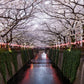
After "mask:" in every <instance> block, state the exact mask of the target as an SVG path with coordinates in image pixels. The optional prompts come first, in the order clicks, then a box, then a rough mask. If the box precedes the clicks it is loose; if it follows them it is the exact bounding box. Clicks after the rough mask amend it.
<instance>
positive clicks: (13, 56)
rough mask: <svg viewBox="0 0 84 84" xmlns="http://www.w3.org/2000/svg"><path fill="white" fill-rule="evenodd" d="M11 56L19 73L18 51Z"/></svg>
mask: <svg viewBox="0 0 84 84" xmlns="http://www.w3.org/2000/svg"><path fill="white" fill-rule="evenodd" d="M10 54H11V58H12V59H11V60H12V62H13V65H14V68H15V71H16V72H17V70H18V62H17V52H16V51H13V52H12V53H10Z"/></svg>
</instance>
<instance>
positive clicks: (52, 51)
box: [49, 48, 59, 66]
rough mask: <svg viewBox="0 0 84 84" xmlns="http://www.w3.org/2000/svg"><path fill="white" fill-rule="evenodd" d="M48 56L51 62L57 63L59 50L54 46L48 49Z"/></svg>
mask: <svg viewBox="0 0 84 84" xmlns="http://www.w3.org/2000/svg"><path fill="white" fill-rule="evenodd" d="M49 58H50V59H51V60H52V62H53V63H54V64H55V66H57V64H58V58H59V50H58V49H57V50H56V48H54V49H50V50H49Z"/></svg>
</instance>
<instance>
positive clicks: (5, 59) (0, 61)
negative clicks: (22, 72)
mask: <svg viewBox="0 0 84 84" xmlns="http://www.w3.org/2000/svg"><path fill="white" fill-rule="evenodd" d="M16 55H17V54H16V53H15V52H11V53H9V51H5V52H4V51H1V52H0V73H1V74H2V76H3V79H4V82H5V84H6V83H7V81H6V74H7V73H6V67H7V70H8V73H9V75H10V76H12V75H13V73H12V66H11V62H13V64H14V67H15V70H17V56H16Z"/></svg>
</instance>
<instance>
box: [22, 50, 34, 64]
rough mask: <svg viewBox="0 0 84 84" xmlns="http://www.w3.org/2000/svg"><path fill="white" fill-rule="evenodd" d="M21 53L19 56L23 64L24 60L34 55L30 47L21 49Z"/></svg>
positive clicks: (26, 60)
mask: <svg viewBox="0 0 84 84" xmlns="http://www.w3.org/2000/svg"><path fill="white" fill-rule="evenodd" d="M21 53H22V55H21V57H22V62H23V64H25V63H26V62H28V61H29V60H31V59H32V58H33V57H34V55H33V50H32V49H22V50H21Z"/></svg>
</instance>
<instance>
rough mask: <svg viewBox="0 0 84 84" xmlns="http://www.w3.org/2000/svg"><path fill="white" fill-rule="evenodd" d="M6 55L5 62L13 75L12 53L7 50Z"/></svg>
mask: <svg viewBox="0 0 84 84" xmlns="http://www.w3.org/2000/svg"><path fill="white" fill-rule="evenodd" d="M4 56H5V63H6V65H7V69H8V72H9V75H10V76H12V75H13V74H12V66H11V55H10V54H9V52H8V51H7V52H5V53H4Z"/></svg>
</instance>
